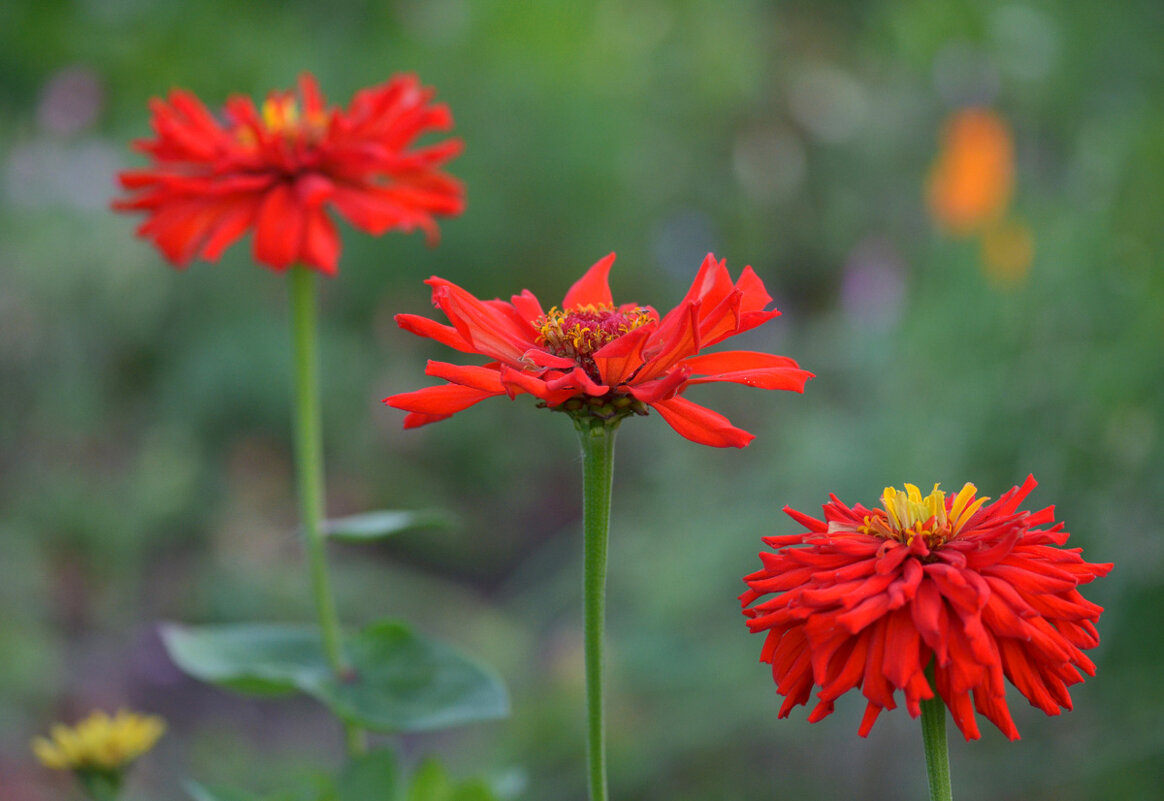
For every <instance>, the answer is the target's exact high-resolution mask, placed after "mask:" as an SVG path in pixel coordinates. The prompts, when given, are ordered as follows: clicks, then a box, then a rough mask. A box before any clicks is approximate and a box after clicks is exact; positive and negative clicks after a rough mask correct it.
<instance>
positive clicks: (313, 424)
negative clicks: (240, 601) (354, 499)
mask: <svg viewBox="0 0 1164 801" xmlns="http://www.w3.org/2000/svg"><path fill="white" fill-rule="evenodd" d="M288 281H289V282H290V287H291V338H292V343H293V350H294V358H295V473H296V478H297V480H298V485H299V514H300V517H301V518H302V525H303V536H304V540H305V541H306V543H307V558H308V563H309V565H310V570H311V589H312V593H313V595H314V596H315V611H316V614H317V615H318V617H319V628H320V631H321V633H322V635H323V650H324V652H325V653H326V654H327V661H328V663H329V664H330V665H331V667H332V669H333V670H334V671H335V672H336V675H338V676H340V677H341V678H342V677H346V676H348V675H349V674H350V673H351V666H350V665H349V664H348V662H347V659H346V658H345V656H344V651H343V643H342V642H341V639H340V622H339V614H338V613H337V612H336V605H335V598H334V596H333V595H332V592H331V581H330V579H329V578H328V573H327V554H326V553H325V550H324V543H323V527H322V525H323V518H324V509H323V503H324V501H323V497H324V496H323V436H322V428H321V425H320V413H319V378H318V369H317V367H318V359H317V357H316V352H315V351H316V347H315V346H316V333H315V331H316V319H315V318H316V314H315V273H314V272H312V271H311V270H310V269H308V268H306V267H293V268H291V270H290V275H288ZM344 730H345V733H346V737H347V746H348V753H349V754H351V755H352V756H356V755H358V754H362V753H364V751H365V750H366V745H365V741H364V732H363V731H362V730H361V729H359V728H358V727H356V726H353V725H350V724H346V723H345V724H344Z"/></svg>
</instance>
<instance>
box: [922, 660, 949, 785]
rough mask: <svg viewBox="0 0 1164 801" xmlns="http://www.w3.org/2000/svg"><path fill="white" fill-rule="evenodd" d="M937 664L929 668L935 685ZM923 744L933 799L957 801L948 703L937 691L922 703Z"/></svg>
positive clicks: (930, 678) (930, 677)
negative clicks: (953, 787)
mask: <svg viewBox="0 0 1164 801" xmlns="http://www.w3.org/2000/svg"><path fill="white" fill-rule="evenodd" d="M933 670H934V666H933V665H932V664H931V665H930V666H929V668H928V669H927V670H926V676H927V677H928V678H929V680H930V686H931V687H932V686H934V673H933ZM921 722H922V743H923V744H924V746H925V752H926V776H927V777H928V778H929V783H930V801H953V798H954V796H953V793H952V791H951V790H950V750H949V748H947V746H946V704H945V703H944V702H943V701H942V698H941V696H939V695H937V694H935V695H934V697H933V698H931V699H929V700H928V701H922V702H921Z"/></svg>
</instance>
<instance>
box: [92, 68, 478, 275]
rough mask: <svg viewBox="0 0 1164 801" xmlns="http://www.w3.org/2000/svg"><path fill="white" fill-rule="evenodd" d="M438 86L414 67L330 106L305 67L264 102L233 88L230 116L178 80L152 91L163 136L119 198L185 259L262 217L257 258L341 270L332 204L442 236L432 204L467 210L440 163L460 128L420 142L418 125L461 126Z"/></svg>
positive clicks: (212, 255) (182, 262) (371, 227)
mask: <svg viewBox="0 0 1164 801" xmlns="http://www.w3.org/2000/svg"><path fill="white" fill-rule="evenodd" d="M432 96H433V90H431V89H426V88H424V87H422V86H421V85H420V82H419V81H418V80H417V78H416V76H414V75H396V76H394V77H393V78H392V79H391V80H389V81H388V82H387V83H384V84H381V85H380V86H375V87H372V88H370V89H364V90H362V91H360V92H357V93H356V95H355V97H354V98H352V103H351V107H350V108H349V109H348V110H347V111H344V110H342V109H339V108H335V107H329V106H327V105H326V103H325V101H324V99H323V96H322V95H321V94H320V91H319V87H318V85H317V84H316V82H315V79H314V78H313V77H312V76H311V75H307V74H304V75H303V76H301V77H300V79H299V97H298V98H296V96H295V95H294V94H293V93H291V92H272V93H271V94H270V95H268V97H267V100H266V101H265V102H264V103H263V106H262V110H261V112H260V111H259V110H258V109H256V108H255V104H254V103H253V102H252V101H251V99H250V98H248V97H240V96H235V97H231V98H230V99H228V100H227V102H226V108H225V124H224V123H223V122H220V121H219V120H218V119H217V118H216V117H214V116H213V115H211V114H210V112H208V111H207V110H206V107H205V106H203V105H202V103H201V102H200V101H199V100H198V98H196V97H195V96H194V95H192V94H190V93H189V92H185V91H182V90H180V89H176V90H174V91H173V92H171V93H170V98H169V101H168V102H167V101H164V100H159V99H155V100H154V101H152V103H151V108H152V110H153V121H152V123H153V128H154V131H155V133H156V134H157V138H156V139H151V140H139V141H137V142H135V147H136V148H137V149H138V150H141V151H143V152H144V153H147V154H148V155H149V156H150V157H151V158H152V160H153V164H152V166H151V167H150V168H149V169H144V170H129V171H126V172H123V173H121V174H120V176H119V180H120V182H121V186H122V187H123V188H125V189H127V190H129V191H130V192H132V193H133V194H132V195H131V196H130V197H129V198H127V199H124V200H119V201H116V202H115V203H114V204H113V207H114V208H115V209H117V210H118V211H144V212H145V213H146V214H147V215H148V216H147V219H146V221H145V222H144V223H143V224H142V226H141V227H140V228H139V229H138V234H139V235H140V236H143V237H145V238H147V239H150V240H152V241H153V242H154V244H155V245H157V246H158V248H159V249H160V250H161V251H162V253H163V254H164V255H165V256H166V258H167V259H169V260H170V261H171V262H173V263H174V264H175V265H177V266H179V267H184V266H186V265H187V264H189V262H190V261H191V259H193V258H195V257H196V256H201V257H202V258H204V259H208V260H210V261H216V260H217V259H218V257H219V256H221V255H222V253H223V251H225V250H226V249H227V248H228V247H229V246H230V245H232V244H233V243H234V242H235V241H237V240H238V239H239V238H240V237H241V236H242V235H243V234H245V233H246V232H247V231H249V230H251V229H252V228H253V229H254V232H255V237H254V257H255V260H256V261H259V262H262V263H263V264H266V265H268V266H269V267H273V268H275V269H276V270H282V269H285V268H287V267H290V266H291V265H293V264H300V263H301V264H308V265H311V266H312V267H314V268H316V269H317V270H319V271H320V272H323V273H327V274H334V273H335V272H336V262H337V260H338V258H339V253H340V240H339V236H338V234H337V233H336V228H335V224H334V223H333V222H332V219H331V217H330V215H329V214H328V211H327V209H328V207H329V206H330V207H332V208H334V209H335V210H336V211H337V212H338V213H339V215H340V216H341V217H343V218H344V219H346V220H347V221H348V222H350V223H351V224H352V225H354V226H355V227H357V228H359V229H361V230H364V231H367V232H369V233H372V234H382V233H384V232H385V231H388V230H390V229H393V228H400V229H403V230H405V231H411V230H412V229H414V228H418V227H419V228H422V229H424V230H425V232H426V233H427V234H428V235H429V238H430V240H432V239H435V238H436V236H437V227H436V222H435V221H434V220H433V215H448V214H459V213H460V212H461V211H462V209H463V208H464V191H463V189H462V187H461V184H460V183H459V182H458V181H457V180H455V179H453V178H451V177H449V176H448V175H445V174H444V173H442V172H439V171H438V170H437V167H439V166H440V165H441V164H443V163H445V162H446V161H448V160H449V159H451V158H453V157H454V156H455V155H457V154H458V153H460V151H461V142H460V140H458V139H449V140H446V141H444V142H441V143H439V144H435V145H431V146H428V147H420V148H411V145H412V143H413V141H414V140H415V139H416V138H417V137H418V136H421V135H423V134H425V133H427V132H430V131H445V130H448V129H449V128H451V127H452V122H453V121H452V115H451V114H450V113H449V110H448V108H447V107H446V106H444V105H431V104H430V103H429V101H430V100H431V99H432ZM410 148H411V149H410Z"/></svg>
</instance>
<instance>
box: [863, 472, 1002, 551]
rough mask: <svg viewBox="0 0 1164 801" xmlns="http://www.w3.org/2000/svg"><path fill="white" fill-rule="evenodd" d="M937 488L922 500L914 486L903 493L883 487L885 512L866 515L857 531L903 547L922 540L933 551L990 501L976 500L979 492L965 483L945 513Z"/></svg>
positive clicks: (953, 535)
mask: <svg viewBox="0 0 1164 801" xmlns="http://www.w3.org/2000/svg"><path fill="white" fill-rule="evenodd" d="M939 486H940V485H938V484H934V488H933V490H932V491H931V492H930V494H929V495H927V496H925V497H924V498H923V497H922V494H921V490H919V489H918V488H917V487H916V486H914V485H913V484H906V485H905V490H904V491H902V490H898V489H897V488H895V487H886V488H885V491H884V492H883V493H882V494H881V505H882V506H883V507H884V510H885V511H884V512H883V513H882V512H874V513H873V514H871V515H867V516H866V517H865V522H864V525H862V526H861V527H860V531H861V533H863V534H872V535H874V536H877V537H883V538H886V539H894V540H897V541H898V542H903V543H905V544H906V545H909V544H910V543H911V542H913V539H914V538H915V537H921V538H922V539H923V540H924V542H925V544H926V546H927V547H929V548H936V547H938V546H940V545H942V544H943V543H945V542H947V541H949V540H951V539H953V538H954V537H956V536H957V535H958V532H959V531H961V529H962V527H963V526H964V525H966V522H967V521H968V520H969V519H970V518H971V517H973V516H974V513H975V512H977V511H978V509H979V508H980V507H981V506H982V504H984V503H986V502H987V501H988V500H990V499H989V498H987V497H982V498H978V499H975V497H974V495H975V493H977V491H978V488H977V487H975V486H974V485H973V484H969V483H967V484H965V485H964V486H963V487H962V489H961V490H960V491H959V492H958V494H957V495H955V496H954V500H953V501H952V502H951V504H950V507H949V509H947V508H946V493H944V492H942V491H941V490H940V489H938V487H939Z"/></svg>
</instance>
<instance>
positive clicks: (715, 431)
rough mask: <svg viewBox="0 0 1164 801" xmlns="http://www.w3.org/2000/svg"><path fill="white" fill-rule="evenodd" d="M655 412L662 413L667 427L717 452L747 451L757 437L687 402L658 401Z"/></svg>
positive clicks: (701, 407) (717, 414)
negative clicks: (746, 447) (729, 450)
mask: <svg viewBox="0 0 1164 801" xmlns="http://www.w3.org/2000/svg"><path fill="white" fill-rule="evenodd" d="M651 408H652V409H655V410H657V411H658V412H659V414H660V415H661V416H662V418H663V419H664V420H666V421H667V425H669V426H671V428H673V429H675V430H676V431H677V432H678V433H679V434H680V435H681V436H683V437H686V438H687V439H689V440H691V441H692V442H698V443H699V444H701V445H711V446H712V447H714V448H743V447H744V446H746V445H747V444H748V443H749V442H751V441H752V440H753V439H755V436H754V435H752V434H749V433H748V432H747V431H744V430H743V429H741V428H736V427H735V426H733V425H732V424H731V422H730V421H729V420H728V419H727V418H726V417H724V416H723V415H722V414H720V413H719V412H713V411H712V410H711V409H708V408H706V407H704V406H700V405H698V404H696V403H692V402H691V401H689V400H686V399H684V398H671V399H670V400H665V401H657V402H656V403H653V404H651Z"/></svg>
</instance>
